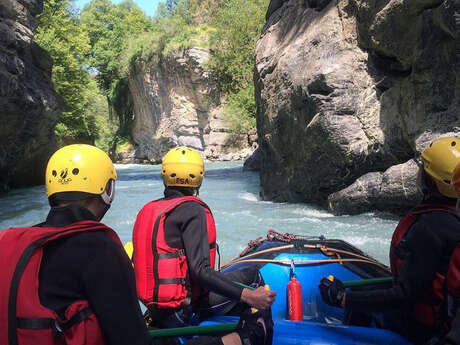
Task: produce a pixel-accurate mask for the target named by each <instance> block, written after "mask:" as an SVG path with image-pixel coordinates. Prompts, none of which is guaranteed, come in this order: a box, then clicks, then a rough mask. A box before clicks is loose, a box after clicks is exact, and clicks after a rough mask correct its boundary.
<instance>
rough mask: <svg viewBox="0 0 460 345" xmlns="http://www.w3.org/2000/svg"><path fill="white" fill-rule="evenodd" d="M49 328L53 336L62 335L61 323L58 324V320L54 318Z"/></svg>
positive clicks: (58, 336)
mask: <svg viewBox="0 0 460 345" xmlns="http://www.w3.org/2000/svg"><path fill="white" fill-rule="evenodd" d="M51 330H52V332H53V336H54V337H55V338H60V337H62V336H63V335H64V331H63V330H62V328H61V325H60V324H59V322H58V321H57V320H56V319H54V320H53V321H52V322H51Z"/></svg>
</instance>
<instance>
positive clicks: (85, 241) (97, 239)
mask: <svg viewBox="0 0 460 345" xmlns="http://www.w3.org/2000/svg"><path fill="white" fill-rule="evenodd" d="M66 245H67V246H74V247H81V248H84V249H85V251H91V250H96V251H97V250H101V249H102V248H112V249H116V250H119V248H120V245H119V244H118V243H117V242H115V241H114V240H113V239H112V238H111V237H110V236H108V235H107V233H106V231H104V230H95V231H85V232H82V233H78V234H75V235H72V236H70V237H69V238H68V239H67V240H66Z"/></svg>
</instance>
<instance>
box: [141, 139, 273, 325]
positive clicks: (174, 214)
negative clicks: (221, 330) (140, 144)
mask: <svg viewBox="0 0 460 345" xmlns="http://www.w3.org/2000/svg"><path fill="white" fill-rule="evenodd" d="M161 176H162V178H163V182H164V185H165V190H164V197H163V198H161V199H158V200H154V201H151V202H149V203H147V204H146V205H145V206H144V207H143V208H142V210H141V211H140V212H139V214H138V215H137V218H136V223H135V225H134V230H133V245H134V254H133V263H134V270H135V273H136V285H137V291H138V296H139V298H140V299H141V301H142V302H143V303H144V304H145V305H146V307H147V308H148V310H149V313H150V317H151V319H152V325H154V326H156V327H160V328H165V327H171V326H176V327H177V326H184V325H188V324H193V323H194V322H195V321H196V317H197V310H198V309H201V307H202V306H203V305H204V304H205V305H207V306H210V305H215V303H214V301H215V300H214V297H215V296H216V295H215V294H218V295H221V296H225V297H227V298H230V299H231V300H234V301H243V302H246V303H248V304H249V305H250V306H253V307H256V308H258V309H267V308H269V307H270V305H271V304H272V302H273V301H274V296H275V292H273V291H267V290H265V289H264V288H263V287H259V288H258V289H256V290H254V291H252V290H249V289H243V288H242V287H240V286H239V285H237V284H235V283H234V282H233V280H239V278H241V277H235V278H234V279H231V278H229V277H228V276H225V275H223V274H221V273H220V272H218V271H215V270H214V264H215V253H216V228H215V223H214V218H213V215H212V213H211V210H210V208H209V207H208V206H207V205H206V204H205V203H204V201H203V200H202V199H200V198H199V197H198V194H199V189H200V187H201V184H202V181H203V178H204V176H205V170H204V163H203V159H202V157H201V155H200V154H199V153H198V152H197V151H195V150H194V149H191V148H188V147H177V148H174V149H172V150H170V151H169V152H168V153H166V155H165V156H164V157H163V161H162V167H161ZM253 273H254V275H255V272H253ZM248 279H249V280H251V279H254V277H249V278H248ZM250 282H252V280H251V281H250ZM208 290H210V291H211V292H213V293H208Z"/></svg>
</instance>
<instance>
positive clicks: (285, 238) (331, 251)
mask: <svg viewBox="0 0 460 345" xmlns="http://www.w3.org/2000/svg"><path fill="white" fill-rule="evenodd" d="M307 238H308V239H310V238H311V237H301V236H295V235H293V234H289V233H286V234H280V233H278V232H276V231H275V230H272V229H270V230H269V231H268V233H267V240H268V241H273V240H277V241H282V242H290V241H293V240H299V239H307ZM320 239H324V237H322V236H321V237H320ZM251 242H252V241H251ZM254 242H258V243H259V244H260V243H261V242H262V241H260V239H257V240H256V241H254ZM251 244H252V246H254V244H255V243H250V247H252V246H251ZM294 247H295V246H294V245H293V244H287V245H284V246H278V247H273V248H268V249H264V250H261V251H258V252H255V253H252V254H247V255H244V256H241V255H240V257H239V258H237V259H234V260H232V261H230V262H229V263H227V264H225V265H223V266H222V269H223V268H226V267H228V266H231V265H233V264H236V263H241V262H258V263H273V264H280V265H291V263H292V262H293V263H294V264H295V265H299V264H300V265H302V264H304V265H306V264H310V265H311V264H329V263H339V264H341V265H342V264H343V263H344V262H361V263H367V264H372V265H376V266H378V267H380V268H383V269H388V267H387V266H385V265H384V264H381V263H380V262H378V261H376V260H374V259H372V258H369V257H367V256H364V255H360V254H356V253H353V252H349V251H346V250H342V249H336V248H330V247H326V246H324V245H318V244H317V245H311V244H304V245H303V247H304V248H308V249H318V250H320V251H321V252H322V253H323V254H324V255H326V256H331V255H335V256H336V257H337V259H317V260H274V259H250V258H252V257H254V256H259V255H262V254H266V253H271V252H275V251H280V250H284V249H291V248H294ZM243 252H244V253H245V252H247V250H244V251H243ZM340 254H344V255H348V256H351V257H354V258H352V259H343V258H341V257H340Z"/></svg>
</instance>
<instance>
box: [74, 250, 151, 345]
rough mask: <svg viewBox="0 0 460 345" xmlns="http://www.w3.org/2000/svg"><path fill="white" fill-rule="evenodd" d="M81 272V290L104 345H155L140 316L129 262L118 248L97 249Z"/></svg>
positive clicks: (132, 272)
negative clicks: (94, 318)
mask: <svg viewBox="0 0 460 345" xmlns="http://www.w3.org/2000/svg"><path fill="white" fill-rule="evenodd" d="M89 251H90V252H91V249H90V248H89ZM83 272H84V273H83V279H82V282H83V285H84V286H83V289H84V290H85V292H86V295H87V296H88V300H89V302H90V305H91V308H92V309H93V312H94V313H95V314H96V316H97V318H98V321H99V323H100V325H101V328H102V331H103V333H104V336H105V338H106V340H107V343H108V344H110V345H147V344H156V342H154V341H153V339H152V338H151V337H150V335H149V334H148V332H147V327H146V325H145V322H144V320H143V317H142V314H141V310H140V307H139V302H138V299H137V295H136V285H135V278H134V271H133V268H132V265H131V261H129V259H128V257H127V256H126V254H125V253H124V252H123V251H122V248H121V247H120V246H119V245H118V244H116V243H109V242H107V243H105V245H104V246H103V247H102V248H98V254H97V255H96V256H94V257H93V258H92V260H91V262H90V264H89V265H88V266H87V267H85V268H84V270H83Z"/></svg>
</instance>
